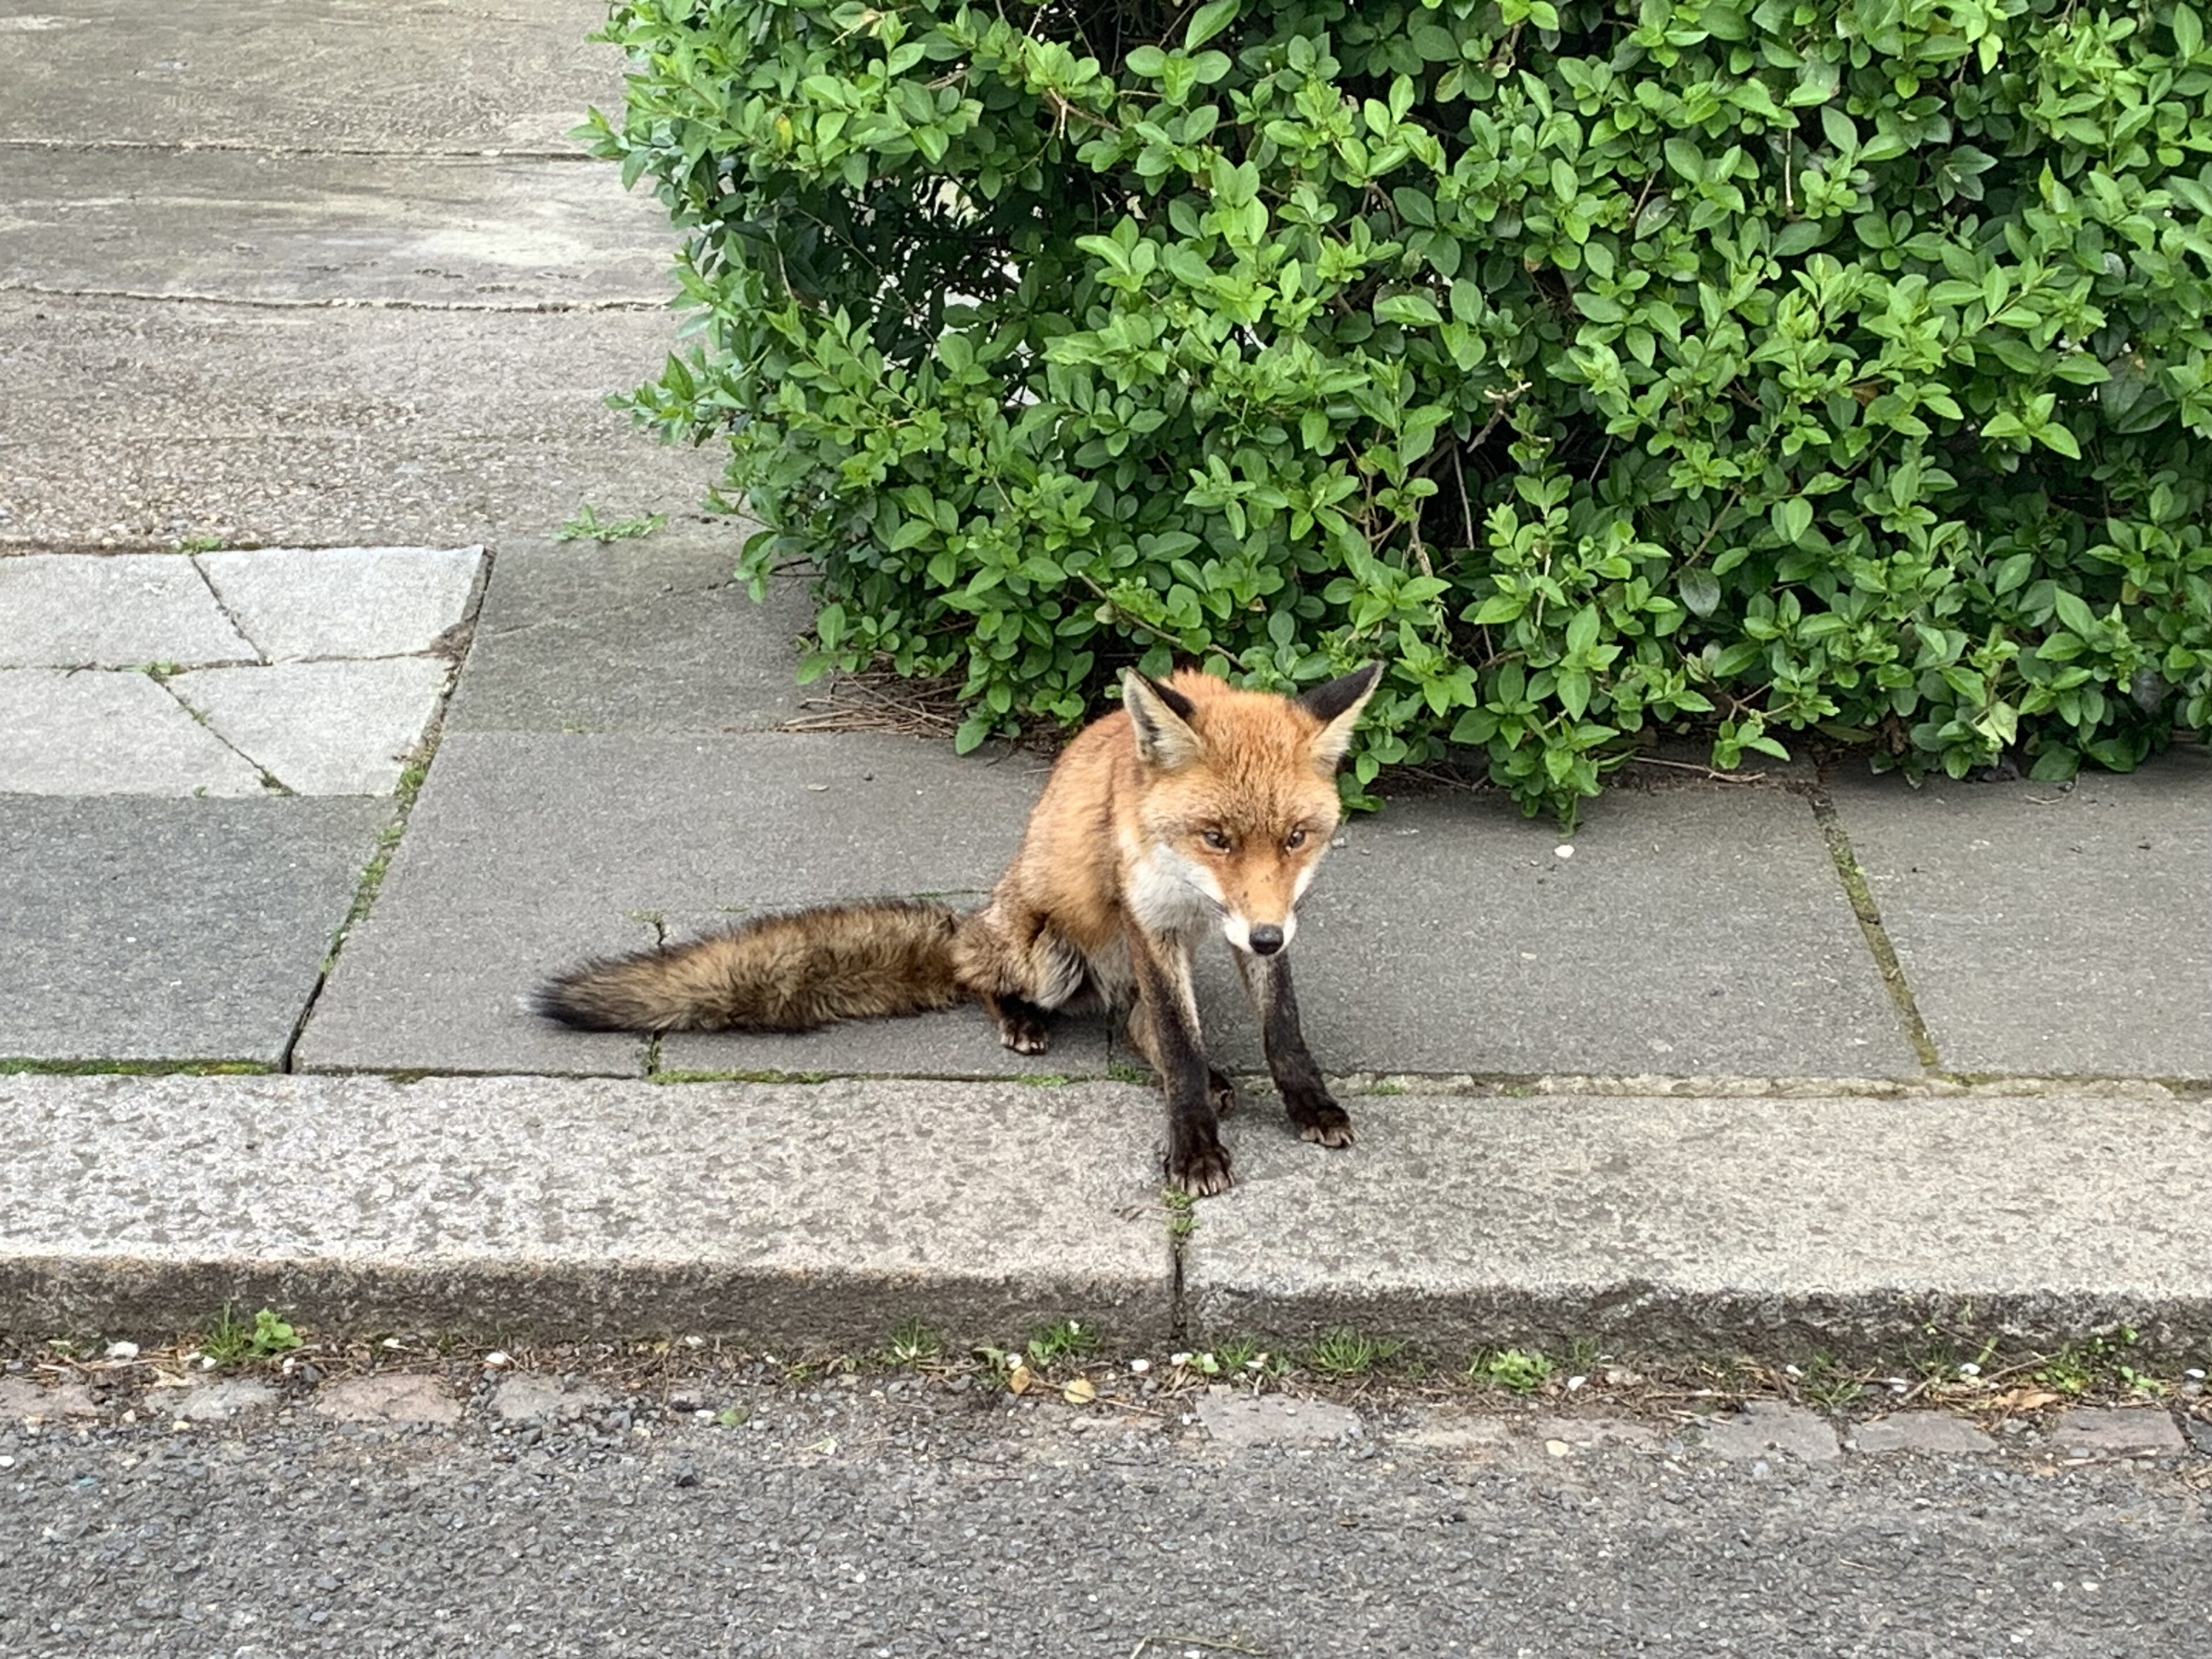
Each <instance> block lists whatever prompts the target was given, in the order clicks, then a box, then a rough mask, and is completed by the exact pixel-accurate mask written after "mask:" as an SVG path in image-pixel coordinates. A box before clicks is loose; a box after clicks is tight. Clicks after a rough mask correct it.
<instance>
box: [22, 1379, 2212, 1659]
mask: <svg viewBox="0 0 2212 1659" xmlns="http://www.w3.org/2000/svg"><path fill="white" fill-rule="evenodd" d="M871 1391H873V1393H874V1394H875V1395H876V1396H877V1397H871ZM708 1403H713V1402H708ZM737 1403H738V1405H739V1406H740V1407H741V1409H743V1410H744V1412H745V1413H747V1419H746V1420H745V1421H744V1422H743V1423H742V1424H740V1425H716V1424H714V1423H711V1422H705V1421H700V1420H696V1419H694V1418H692V1417H690V1416H688V1415H687V1416H684V1417H678V1416H677V1415H675V1414H672V1413H651V1412H641V1413H637V1414H636V1415H635V1417H634V1416H633V1414H632V1413H630V1412H629V1410H627V1409H625V1407H624V1404H623V1401H620V1400H618V1399H617V1400H615V1401H610V1402H607V1404H606V1407H605V1409H596V1410H593V1411H591V1412H588V1413H582V1414H578V1413H569V1419H570V1420H568V1421H565V1422H563V1421H560V1420H557V1417H558V1414H557V1413H556V1414H555V1415H554V1416H553V1417H549V1418H548V1419H543V1420H538V1421H534V1422H532V1421H526V1422H521V1423H514V1424H505V1423H501V1422H498V1421H497V1420H496V1419H495V1418H493V1417H492V1416H491V1415H490V1414H489V1413H488V1412H486V1411H484V1410H482V1409H476V1410H472V1411H471V1412H470V1413H467V1414H465V1416H464V1417H463V1419H462V1420H461V1421H460V1422H459V1424H458V1425H452V1426H427V1427H426V1426H407V1427H386V1426H373V1427H363V1426H357V1425H343V1424H336V1423H331V1422H329V1421H326V1420H325V1419H320V1418H319V1417H317V1416H316V1415H315V1414H313V1412H311V1411H309V1410H307V1409H306V1408H305V1407H288V1408H284V1409H282V1410H276V1411H272V1410H269V1409H264V1410H262V1411H259V1412H257V1413H249V1414H248V1415H246V1416H245V1417H242V1418H240V1419H237V1420H235V1421H233V1422H230V1423H226V1424H208V1425H195V1426H193V1427H191V1428H189V1429H181V1430H180V1429H178V1428H176V1427H174V1426H173V1425H172V1423H171V1422H170V1421H169V1420H167V1418H166V1417H165V1416H164V1415H163V1414H162V1413H159V1412H155V1413H149V1415H148V1416H147V1417H146V1418H145V1419H143V1420H141V1421H139V1422H137V1423H135V1424H121V1423H117V1422H113V1421H112V1420H111V1421H108V1422H106V1423H103V1424H101V1425H97V1426H94V1427H90V1428H86V1429H77V1428H71V1427H68V1426H58V1427H47V1428H45V1429H29V1428H23V1427H18V1426H15V1425H9V1426H7V1427H5V1428H0V1459H5V1460H6V1462H5V1463H4V1466H0V1653H5V1654H7V1655H9V1656H15V1655H40V1656H70V1659H76V1656H90V1655H107V1654H175V1655H180V1656H181V1655H190V1656H193V1659H211V1656H227V1659H275V1656H283V1655H292V1654H319V1653H337V1654H346V1655H385V1654H409V1655H414V1654H448V1653H470V1654H477V1653H482V1654H507V1655H513V1656H517V1659H522V1656H531V1659H537V1656H565V1655H603V1654H604V1655H616V1654H621V1655H626V1656H627V1655H640V1654H684V1655H692V1654H702V1655H724V1654H727V1655H753V1654H759V1655H815V1654H822V1655H853V1656H867V1655H900V1656H906V1655H934V1654H975V1655H984V1654H989V1655H994V1656H1006V1655H1030V1654H1035V1655H1057V1654H1078V1655H1091V1654H1098V1655H1111V1656H1114V1659H1145V1656H1155V1659H1158V1656H1186V1655H1188V1656H1196V1659H1212V1656H1214V1655H1217V1654H1225V1653H1226V1654H1260V1655H1267V1656H1271V1659H1291V1656H1308V1655H1314V1656H1318V1655H1336V1654H1345V1655H1353V1654H1378V1653H1380V1654H1398V1653H1405V1654H1423V1655H1427V1654H1437V1655H1445V1654H1478V1655H1507V1656H1510V1655H1535V1656H1550V1655H1557V1654H1575V1655H1592V1654H1595V1655H1610V1654H1637V1653H1668V1652H1674V1653H1684V1654H1700V1655H1704V1654H1759V1655H1828V1654H1836V1655H1844V1654H1850V1655H1869V1656H1871V1655H1926V1656H1943V1659H1952V1656H1983V1655H2005V1656H2015V1655H2018V1656H2045V1655H2074V1654H2081V1655H2090V1654H2094V1655H2099V1656H2110V1655H2116V1654H2118V1655H2126V1656H2130V1659H2149V1656H2162V1655H2174V1656H2184V1655H2186V1656H2191V1659H2201V1656H2203V1655H2204V1654H2205V1653H2207V1652H2212V1525H2208V1522H2212V1500H2209V1499H2208V1495H2207V1492H2205V1491H2204V1490H2203V1486H2204V1484H2205V1483H2204V1481H2203V1473H2204V1468H2205V1460H2204V1459H2203V1457H2202V1456H2201V1455H2197V1456H2191V1457H2189V1458H2186V1459H2184V1460H2180V1461H2178V1462H2177V1461H2167V1462H2163V1463H2130V1462H2115V1463H2103V1464H2094V1465H2091V1466H2088V1467H2067V1466H2063V1465H2061V1464H2059V1463H2057V1462H2056V1460H2054V1459H2053V1458H2052V1457H2051V1455H2049V1453H2048V1450H2047V1449H2035V1448H2031V1447H2026V1446H2022V1445H2017V1444H2008V1445H2006V1446H2005V1447H2004V1448H2003V1449H2001V1450H2000V1451H1998V1452H1996V1453H1994V1454H1990V1455H1982V1456H1978V1457H1957V1458H1928V1457H1917V1456H1913V1457H1906V1456H1885V1457H1881V1458H1868V1457H1847V1458H1845V1459H1844V1460H1842V1461H1840V1462H1834V1463H1830V1464H1827V1465H1825V1466H1820V1467H1808V1466H1806V1465H1802V1464H1798V1463H1796V1462H1793V1461H1791V1460H1790V1459H1788V1458H1786V1457H1784V1456H1780V1455H1774V1456H1770V1457H1766V1458H1761V1459H1759V1460H1756V1461H1751V1462H1745V1461H1741V1460H1729V1459H1726V1458H1720V1457H1717V1456H1715V1455H1712V1454H1711V1452H1710V1451H1709V1450H1703V1449H1697V1448H1685V1447H1683V1446H1682V1445H1680V1443H1674V1444H1673V1445H1672V1446H1669V1445H1668V1443H1667V1442H1666V1441H1664V1440H1663V1439H1662V1441H1661V1442H1660V1443H1658V1444H1657V1445H1656V1447H1654V1448H1653V1449H1643V1450H1635V1449H1595V1450H1585V1449H1577V1450H1575V1451H1573V1452H1571V1453H1570V1454H1569V1455H1565V1456H1560V1455H1553V1451H1551V1450H1547V1448H1546V1446H1545V1444H1544V1443H1543V1442H1542V1441H1541V1440H1532V1439H1529V1438H1528V1437H1527V1436H1526V1435H1525V1434H1523V1435H1521V1436H1518V1437H1507V1438H1506V1439H1504V1441H1503V1442H1502V1443H1501V1442H1499V1441H1498V1440H1496V1439H1495V1438H1493V1437H1487V1436H1486V1435H1484V1434H1481V1433H1476V1434H1474V1435H1473V1436H1472V1437H1471V1443H1468V1442H1469V1437H1468V1436H1467V1435H1466V1434H1465V1433H1464V1431H1462V1436H1461V1438H1462V1444H1460V1445H1458V1446H1456V1447H1454V1446H1449V1445H1447V1446H1438V1445H1436V1444H1434V1443H1426V1444H1423V1443H1414V1441H1413V1438H1412V1437H1413V1436H1416V1435H1425V1437H1427V1438H1428V1439H1429V1440H1430V1441H1431V1442H1433V1441H1434V1440H1435V1439H1436V1438H1437V1428H1438V1425H1439V1423H1443V1424H1445V1425H1447V1426H1449V1423H1450V1422H1451V1421H1454V1420H1455V1419H1439V1418H1437V1416H1436V1415H1435V1414H1434V1413H1428V1412H1425V1411H1423V1412H1407V1411H1403V1410H1401V1411H1390V1412H1381V1413H1367V1414H1366V1415H1365V1417H1364V1420H1363V1422H1362V1424H1361V1427H1360V1431H1359V1432H1358V1434H1356V1435H1354V1436H1352V1437H1346V1438H1342V1439H1339V1440H1337V1441H1334V1442H1332V1443H1326V1444H1321V1445H1313V1446H1296V1445H1285V1444H1265V1445H1261V1446H1258V1447H1255V1448H1249V1449H1231V1448H1229V1447H1226V1446H1225V1445H1224V1444H1221V1443H1215V1442H1213V1441H1212V1440H1210V1439H1209V1438H1208V1437H1207V1436H1206V1433H1205V1432H1204V1431H1203V1430H1202V1429H1201V1428H1200V1427H1198V1426H1197V1425H1194V1424H1191V1423H1188V1422H1184V1421H1182V1420H1181V1418H1180V1417H1179V1415H1178V1414H1177V1413H1176V1412H1175V1411H1173V1410H1170V1411H1168V1412H1166V1413H1161V1414H1158V1415H1136V1414H1126V1415H1122V1416H1120V1417H1115V1416H1110V1415H1105V1414H1092V1415H1085V1414H1081V1413H1074V1412H1071V1411H1069V1410H1067V1409H1066V1407H1063V1406H1061V1405H1060V1404H1059V1403H1058V1402H1057V1401H1020V1402H1018V1403H1017V1402H1012V1401H1008V1400H1007V1399H1006V1397H1005V1396H1003V1395H997V1396H990V1397H986V1396H984V1395H981V1393H980V1391H969V1392H967V1393H957V1394H956V1393H950V1392H947V1391H946V1390H945V1389H943V1388H942V1387H941V1386H939V1385H936V1384H925V1383H919V1382H905V1383H885V1382H884V1381H883V1380H882V1379H880V1378H878V1379H877V1380H875V1381H873V1382H863V1383H859V1384H857V1385H851V1386H829V1387H823V1388H820V1389H814V1390H812V1391H811V1392H802V1391H798V1390H793V1389H766V1388H764V1389H757V1390H755V1391H753V1392H751V1393H750V1394H749V1395H746V1396H745V1397H744V1398H743V1399H742V1400H741V1401H738V1402H737ZM1476 1426H1477V1428H1480V1427H1481V1426H1482V1425H1480V1423H1478V1424H1477V1425H1476ZM641 1427H642V1428H644V1429H645V1430H646V1432H645V1433H642V1434H641V1433H640V1432H639V1430H640V1429H641ZM1446 1438H1449V1436H1446Z"/></svg>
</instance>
